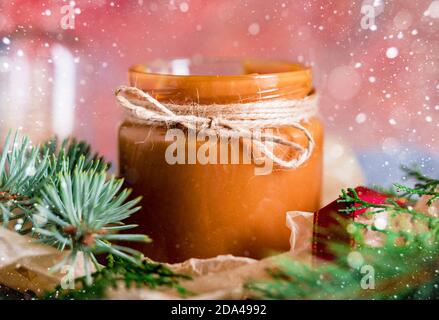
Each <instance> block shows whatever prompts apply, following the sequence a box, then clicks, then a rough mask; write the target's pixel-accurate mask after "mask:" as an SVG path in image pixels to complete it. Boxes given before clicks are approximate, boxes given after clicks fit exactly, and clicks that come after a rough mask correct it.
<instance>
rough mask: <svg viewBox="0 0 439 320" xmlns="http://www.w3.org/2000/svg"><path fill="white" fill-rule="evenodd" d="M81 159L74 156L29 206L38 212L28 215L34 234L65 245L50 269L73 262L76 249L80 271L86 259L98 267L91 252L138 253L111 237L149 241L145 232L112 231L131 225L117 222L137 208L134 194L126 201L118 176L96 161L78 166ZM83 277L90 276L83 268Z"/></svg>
mask: <svg viewBox="0 0 439 320" xmlns="http://www.w3.org/2000/svg"><path fill="white" fill-rule="evenodd" d="M84 163H85V158H84V157H80V158H79V161H78V164H77V168H76V169H74V171H73V173H72V174H70V173H69V172H62V173H59V174H58V178H57V179H56V180H55V182H54V181H51V182H49V183H48V184H46V185H45V186H44V188H43V192H41V195H40V198H39V199H38V201H37V204H36V206H35V207H36V210H37V212H38V214H36V215H34V217H33V223H34V233H36V234H38V235H39V240H40V241H41V242H44V243H47V244H50V245H52V246H56V247H57V248H58V249H59V250H61V251H62V250H64V249H66V248H67V249H70V250H71V253H70V255H69V256H68V257H67V259H66V260H65V261H62V262H61V263H60V264H58V265H57V266H56V267H55V268H54V270H59V269H60V268H62V267H63V266H64V265H66V264H70V265H73V264H74V263H73V262H75V261H76V259H77V255H78V253H79V252H82V254H83V259H84V262H83V263H84V267H85V269H86V270H90V268H89V267H88V263H89V261H91V262H92V263H93V264H94V267H95V268H97V269H99V268H100V265H99V264H98V263H97V260H96V258H95V254H96V253H111V254H114V255H115V256H118V257H121V258H123V259H126V260H129V261H131V262H132V263H139V261H140V259H141V257H142V254H141V253H140V252H137V251H135V250H133V249H130V248H127V247H124V246H121V245H114V244H112V242H113V241H141V242H149V241H150V239H149V238H148V237H147V236H145V235H140V234H118V233H116V232H117V231H120V230H123V229H131V228H135V227H136V225H123V224H121V221H123V220H125V219H126V218H128V217H129V216H131V215H132V214H133V213H135V212H136V211H138V210H139V209H140V208H139V207H136V204H137V203H138V202H139V200H140V199H139V198H137V199H134V200H130V201H127V199H128V196H129V194H130V191H129V190H127V189H125V190H122V191H121V188H122V183H123V181H122V179H117V178H115V177H110V178H107V175H106V172H105V171H101V172H98V171H97V167H96V166H94V167H92V169H89V170H83V169H82V168H83V167H84ZM87 276H88V280H89V281H90V280H91V278H90V273H89V272H88V273H87Z"/></svg>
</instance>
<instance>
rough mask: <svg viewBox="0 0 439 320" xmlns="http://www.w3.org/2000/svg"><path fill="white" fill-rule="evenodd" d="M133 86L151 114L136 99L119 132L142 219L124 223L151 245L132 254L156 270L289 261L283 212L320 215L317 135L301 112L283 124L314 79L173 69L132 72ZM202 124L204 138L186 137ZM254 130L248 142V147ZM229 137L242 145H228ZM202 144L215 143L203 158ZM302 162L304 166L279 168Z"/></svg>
mask: <svg viewBox="0 0 439 320" xmlns="http://www.w3.org/2000/svg"><path fill="white" fill-rule="evenodd" d="M129 80H130V85H131V86H132V87H135V88H137V89H140V90H141V91H142V92H144V93H147V94H148V98H147V99H146V100H145V101H147V102H148V103H149V102H151V101H152V103H153V104H154V106H152V107H151V108H150V109H149V111H148V112H143V110H141V109H140V110H139V108H143V106H144V105H143V104H142V103H138V100H139V97H138V96H137V97H136V95H135V94H134V97H133V95H132V97H131V98H132V99H131V100H130V101H131V102H132V103H131V104H129V105H128V107H130V106H136V108H137V109H136V111H135V112H129V113H128V116H127V117H126V118H125V120H124V122H123V123H122V125H121V126H120V130H119V161H120V174H121V175H122V176H123V177H124V178H125V181H126V184H127V185H128V186H129V187H131V188H132V189H133V194H134V196H142V202H141V205H142V210H141V211H140V212H138V213H136V214H134V215H133V216H132V217H131V218H130V221H129V222H131V223H136V224H138V225H139V227H138V228H136V229H135V230H136V232H137V233H139V232H141V233H145V234H147V235H149V236H150V237H151V238H152V239H153V242H152V243H151V244H136V245H137V247H136V245H134V247H135V248H136V249H139V250H141V251H142V252H144V254H145V255H146V256H148V257H150V258H151V259H154V260H156V261H161V262H181V261H184V260H186V259H189V258H209V257H214V256H217V255H221V254H233V255H236V256H247V257H252V258H263V257H266V256H267V255H270V254H273V253H278V252H282V251H285V250H288V249H289V247H290V243H289V237H290V232H291V231H290V230H289V229H288V227H287V225H286V212H288V211H292V210H298V211H308V212H314V211H316V210H317V209H318V208H319V204H320V191H321V185H322V160H323V159H322V158H323V155H322V143H323V129H322V124H321V122H320V121H319V119H318V118H317V117H316V116H315V114H314V113H311V114H310V113H309V110H308V109H306V108H305V109H304V110H303V112H304V113H305V115H304V116H303V117H302V118H300V119H301V120H300V121H298V123H297V125H289V124H288V121H283V120H284V119H285V120H287V119H289V118H290V116H289V112H291V113H296V116H297V115H298V116H300V114H301V112H302V111H301V110H302V109H297V110H295V109H294V108H292V107H291V106H290V104H289V101H291V102H292V103H293V102H294V103H297V102H298V101H299V102H300V101H307V99H309V98H310V97H311V96H313V95H314V92H313V88H312V82H311V71H310V70H309V69H307V68H305V67H303V66H301V65H297V64H293V63H287V62H277V61H234V60H223V59H195V60H187V59H177V60H171V61H158V62H154V63H152V64H149V65H136V66H134V67H132V68H131V69H130V70H129ZM124 101H125V100H124ZM136 101H137V102H136ZM241 106H244V107H245V108H247V106H248V107H249V108H250V109H251V111H248V112H247V111H246V109H244V111H243V108H241ZM171 107H172V108H171ZM299 107H300V105H299ZM192 108H193V109H192ZM200 108H201V109H200ZM285 108H286V109H285ZM300 108H302V107H300ZM156 109H157V110H159V111H160V112H161V113H160V114H159V115H157V114H156V113H155V112H156V111H157V110H156ZM168 109H169V110H171V109H172V111H169V112H168ZM236 109H239V110H240V111H239V112H238V113H239V117H238V116H236V117H235V116H234V112H235V111H236ZM266 109H267V110H266ZM163 110H164V111H163ZM182 110H185V111H184V112H183V111H182ZM192 110H198V111H193V114H191V112H192ZM200 110H202V111H200ZM212 110H217V111H215V112H214V115H213V116H212ZM279 110H283V111H282V112H283V113H278V112H279ZM131 111H133V110H131ZM157 112H158V111H157ZM207 114H209V116H207ZM272 114H274V115H273V116H272ZM268 115H269V116H268ZM283 115H284V116H283ZM254 117H256V118H254ZM255 119H256V120H255ZM226 120H227V121H226ZM198 122H201V123H202V126H203V125H204V127H202V129H194V128H195V127H196V126H197V125H198ZM214 122H215V124H216V125H215V126H214V125H213V123H214ZM230 123H232V124H230ZM258 126H261V127H262V130H261V132H260V133H259V135H258V136H255V137H256V138H254V139H253V138H249V137H248V135H247V136H246V134H248V133H249V132H253V131H254V130H255V128H256V129H257V128H258ZM203 128H208V129H206V130H207V131H206V132H207V134H204V135H203V136H202V137H201V138H200V136H199V133H200V132H202V131H203V130H204V129H203ZM212 128H213V129H212ZM218 128H220V129H218ZM206 132H204V133H206ZM212 132H214V133H215V132H216V133H218V137H216V136H215V138H212ZM267 132H269V133H267ZM304 132H305V133H304ZM237 133H238V134H239V133H245V134H244V138H243V139H241V140H239V142H238V143H232V140H231V139H232V138H233V136H234V135H236V134H237ZM197 134H198V135H197ZM207 136H208V138H209V139H208V140H207V141H208V142H209V143H212V141H216V138H218V141H220V140H221V141H220V142H221V143H220V142H219V143H218V144H217V145H215V146H214V147H213V148H214V149H212V145H209V146H208V147H206V143H207V142H206V140H205V138H206V137H207ZM279 137H280V140H281V142H279V141H280V140H279ZM211 138H212V140H211ZM286 140H287V141H288V143H286V142H285V141H286ZM255 141H256V142H257V143H255ZM311 144H312V148H311V149H310V148H308V149H307V146H310V145H311ZM254 145H256V146H257V148H256V149H257V150H256V151H258V152H253V151H255V150H254V149H251V147H250V150H253V151H250V156H249V157H247V160H248V159H249V158H250V161H247V162H246V161H245V160H246V159H245V158H246V153H247V151H248V150H249V146H254ZM265 145H270V146H271V147H272V148H271V149H270V150H271V151H272V152H270V151H267V150H265V149H264V148H265ZM209 148H211V149H209ZM207 149H209V152H208V154H207V155H206V154H204V152H205V151H206V150H207ZM305 149H307V152H308V153H306V152H305V151H304V150H305ZM178 152H180V153H181V154H178V155H177V154H176V153H178ZM200 152H201V154H202V155H203V154H204V155H206V156H205V157H201V158H200V157H198V156H199V155H200ZM224 152H226V155H225V156H224ZM255 154H257V156H256V155H255ZM233 155H234V156H235V158H234V159H232V158H233ZM300 155H302V156H303V155H306V157H305V158H304V157H302V161H299V162H296V163H295V164H294V165H292V166H290V167H289V166H288V165H285V162H288V161H290V159H294V158H295V157H297V158H300ZM267 157H269V158H270V159H271V161H272V166H271V167H270V168H269V169H270V170H268V171H266V172H263V170H262V171H259V172H258V170H257V169H258V168H259V169H262V168H261V167H263V166H264V163H263V161H262V162H257V161H256V160H258V161H260V160H261V159H262V160H264V159H265V158H267ZM279 159H283V160H279ZM261 172H262V173H261ZM298 227H299V228H300V225H299V226H298ZM309 241H311V239H309Z"/></svg>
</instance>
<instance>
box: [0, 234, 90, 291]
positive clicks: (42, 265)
mask: <svg viewBox="0 0 439 320" xmlns="http://www.w3.org/2000/svg"><path fill="white" fill-rule="evenodd" d="M67 254H69V252H68V251H65V252H62V253H61V252H60V251H59V250H57V249H55V248H52V247H50V246H47V245H43V244H37V243H35V240H34V239H32V238H30V237H27V236H21V235H19V234H17V233H16V232H13V231H10V230H7V229H5V228H1V227H0V284H2V285H4V286H6V287H9V288H12V289H14V290H17V291H20V292H28V291H31V292H34V293H35V294H37V295H40V294H42V293H44V292H45V291H46V290H51V289H53V288H54V287H56V286H57V285H59V284H60V283H61V281H63V280H64V277H65V276H66V274H65V273H63V272H56V273H53V272H51V271H50V268H51V267H53V266H54V265H55V264H57V263H58V262H60V261H61V260H62V259H63V258H64V257H65V256H66V255H67ZM78 260H82V259H78ZM75 272H76V274H75V277H79V276H82V275H83V274H84V271H83V269H82V268H81V266H80V265H78V266H75Z"/></svg>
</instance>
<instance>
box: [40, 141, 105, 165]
mask: <svg viewBox="0 0 439 320" xmlns="http://www.w3.org/2000/svg"><path fill="white" fill-rule="evenodd" d="M41 154H43V155H48V156H50V157H52V159H59V160H61V161H58V165H61V164H62V162H63V161H66V162H67V167H66V168H65V169H66V170H67V171H68V172H73V170H74V169H75V168H76V167H77V165H78V164H79V162H80V161H81V162H82V164H81V166H82V168H83V169H84V170H89V169H92V168H94V169H96V171H98V172H99V171H103V170H107V169H109V168H110V166H111V163H109V162H106V161H105V159H104V157H102V156H99V154H97V153H95V154H92V152H91V146H90V145H89V144H88V143H87V142H85V141H77V140H76V139H75V138H67V139H64V140H63V141H62V142H61V145H59V142H58V139H57V138H56V137H55V138H53V139H50V140H49V141H47V142H45V143H43V145H42V146H41ZM81 158H82V159H81ZM58 168H59V167H58Z"/></svg>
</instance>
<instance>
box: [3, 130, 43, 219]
mask: <svg viewBox="0 0 439 320" xmlns="http://www.w3.org/2000/svg"><path fill="white" fill-rule="evenodd" d="M48 168H49V161H48V158H47V157H46V156H43V157H41V156H40V154H39V148H38V147H35V146H32V145H31V144H30V141H29V139H28V138H27V137H25V136H24V137H21V138H20V137H19V134H18V132H16V133H15V135H14V137H13V138H12V135H11V133H9V134H8V135H7V137H6V140H5V143H4V145H3V149H2V152H1V156H0V210H1V215H0V221H2V222H3V225H4V226H6V225H7V224H8V222H9V221H10V220H17V219H24V220H23V221H22V223H21V225H24V224H25V223H26V222H27V220H29V218H30V215H31V207H32V205H33V203H34V198H35V196H36V195H37V194H38V193H39V191H40V189H41V187H42V185H43V184H44V183H45V180H46V178H47V174H48ZM17 210H18V213H17Z"/></svg>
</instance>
